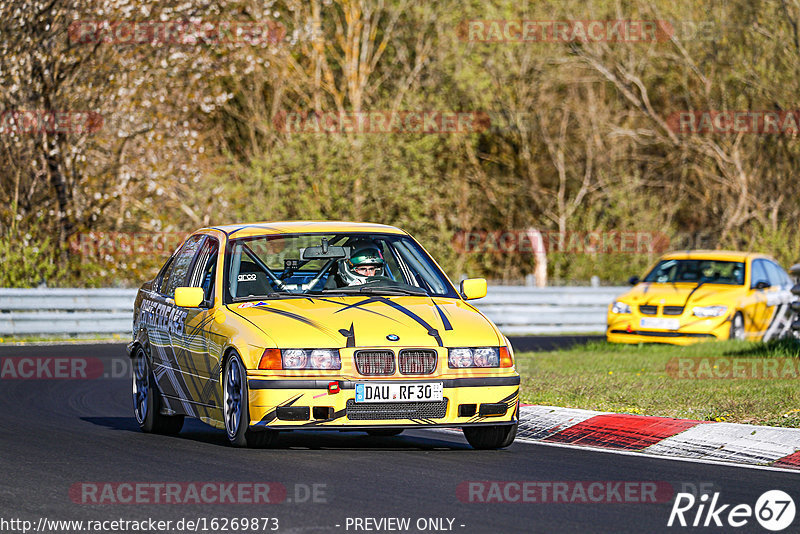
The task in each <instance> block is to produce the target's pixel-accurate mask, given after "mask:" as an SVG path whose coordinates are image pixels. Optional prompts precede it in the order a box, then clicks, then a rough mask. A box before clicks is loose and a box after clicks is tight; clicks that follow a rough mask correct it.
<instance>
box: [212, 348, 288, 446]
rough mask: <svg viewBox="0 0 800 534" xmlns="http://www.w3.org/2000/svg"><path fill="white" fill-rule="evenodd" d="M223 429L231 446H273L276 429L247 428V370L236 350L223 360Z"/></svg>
mask: <svg viewBox="0 0 800 534" xmlns="http://www.w3.org/2000/svg"><path fill="white" fill-rule="evenodd" d="M222 399H223V406H222V409H223V417H224V419H225V433H226V434H227V436H228V441H230V442H231V445H233V446H234V447H250V448H253V449H256V448H262V447H269V446H272V445H273V444H274V443H275V441H276V440H277V437H278V433H277V432H275V431H274V430H262V431H254V430H250V406H249V402H248V401H247V399H249V395H248V390H247V371H246V370H245V367H244V365H243V364H242V360H241V358H240V357H239V355H238V354H237V353H235V352H234V353H232V354H231V356H230V357H229V358H228V360H227V362H226V363H225V374H224V375H223V386H222Z"/></svg>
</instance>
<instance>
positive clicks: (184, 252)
mask: <svg viewBox="0 0 800 534" xmlns="http://www.w3.org/2000/svg"><path fill="white" fill-rule="evenodd" d="M203 237H205V236H203V235H193V236H192V237H190V238H189V239H188V240H187V241H186V243H184V245H183V246H182V247H181V249H180V250H179V251H178V253H177V254H176V255H175V257H174V258H173V260H172V265H171V266H170V268H169V276H168V278H167V281H166V285H164V284H162V287H161V293H162V294H164V295H166V296H168V297H174V296H175V288H176V287H181V286H182V285H183V284H185V283H186V277H187V275H188V274H189V268H190V267H191V266H192V260H194V257H195V256H196V255H197V250H198V248H199V247H200V243H201V242H202V240H203Z"/></svg>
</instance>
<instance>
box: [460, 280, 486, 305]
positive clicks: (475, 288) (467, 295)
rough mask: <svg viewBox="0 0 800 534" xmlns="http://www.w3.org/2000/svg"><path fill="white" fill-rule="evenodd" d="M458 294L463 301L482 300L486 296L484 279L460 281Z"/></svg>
mask: <svg viewBox="0 0 800 534" xmlns="http://www.w3.org/2000/svg"><path fill="white" fill-rule="evenodd" d="M460 293H461V296H462V297H464V300H472V299H482V298H483V297H485V296H486V279H485V278H467V279H466V280H462V281H461V288H460Z"/></svg>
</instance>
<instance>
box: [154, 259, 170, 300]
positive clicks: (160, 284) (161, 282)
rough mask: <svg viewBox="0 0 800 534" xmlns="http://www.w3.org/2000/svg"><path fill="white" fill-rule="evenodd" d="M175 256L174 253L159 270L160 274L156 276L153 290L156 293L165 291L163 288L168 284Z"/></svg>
mask: <svg viewBox="0 0 800 534" xmlns="http://www.w3.org/2000/svg"><path fill="white" fill-rule="evenodd" d="M174 259H175V256H174V255H172V256H170V257H169V259H168V260H167V262H166V263H165V264H164V266H163V267H162V268H161V270H160V271H159V272H158V276H156V280H155V283H154V284H153V291H155V292H156V293H163V292H164V291H163V288H164V287H166V285H167V280H168V279H169V273H171V272H172V266H173V265H174V263H173V261H172V260H174Z"/></svg>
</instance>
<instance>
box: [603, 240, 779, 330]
mask: <svg viewBox="0 0 800 534" xmlns="http://www.w3.org/2000/svg"><path fill="white" fill-rule="evenodd" d="M630 282H631V283H632V284H633V285H634V287H633V289H631V290H630V291H628V292H627V293H625V294H623V295H620V296H619V297H618V298H617V299H616V300H615V301H614V302H612V303H611V304H610V305H609V306H608V319H607V322H608V327H607V330H606V339H607V340H608V341H609V342H612V343H647V342H661V343H673V344H678V345H687V344H690V343H694V342H697V341H702V340H710V339H747V340H763V341H766V340H769V339H772V338H776V337H781V336H784V335H786V334H787V333H788V332H789V331H790V326H791V312H790V304H791V302H792V301H793V300H794V296H793V295H792V293H791V291H790V290H791V288H792V281H791V279H790V278H789V275H788V274H786V271H784V270H783V268H781V267H780V265H778V263H777V262H776V261H775V260H774V259H772V258H770V257H769V256H766V255H763V254H751V253H746V252H732V251H702V250H698V251H685V252H674V253H670V254H666V255H664V256H662V257H661V259H659V260H658V263H656V265H655V266H654V267H653V268H652V269H651V270H650V271H649V272H648V273H647V274H646V275H645V277H644V278H643V279H641V280H640V279H639V278H638V277H632V278H631V280H630Z"/></svg>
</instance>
